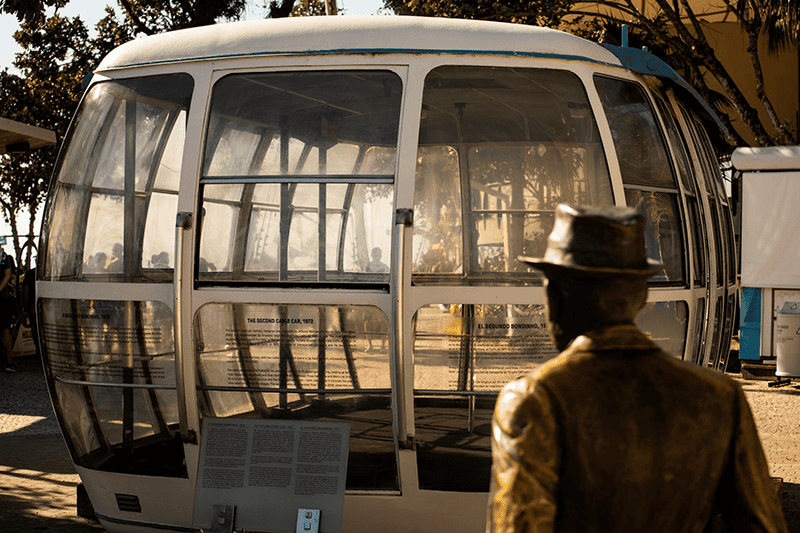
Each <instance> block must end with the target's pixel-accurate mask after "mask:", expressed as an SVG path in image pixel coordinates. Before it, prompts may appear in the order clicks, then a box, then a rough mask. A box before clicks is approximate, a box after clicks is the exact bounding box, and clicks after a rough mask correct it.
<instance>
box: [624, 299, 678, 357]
mask: <svg viewBox="0 0 800 533" xmlns="http://www.w3.org/2000/svg"><path fill="white" fill-rule="evenodd" d="M688 325H689V306H688V304H687V303H686V302H682V301H676V302H648V303H647V304H645V306H644V307H643V308H642V310H641V311H640V312H639V315H638V316H637V317H636V326H637V327H638V328H639V329H641V330H642V331H643V332H644V333H645V334H646V335H647V336H648V337H650V339H651V340H652V341H653V342H655V343H656V344H658V346H659V347H660V348H661V349H662V350H664V351H665V352H667V353H668V354H670V355H672V356H674V357H676V358H677V359H681V358H682V357H683V351H684V349H685V345H686V334H687V331H688Z"/></svg>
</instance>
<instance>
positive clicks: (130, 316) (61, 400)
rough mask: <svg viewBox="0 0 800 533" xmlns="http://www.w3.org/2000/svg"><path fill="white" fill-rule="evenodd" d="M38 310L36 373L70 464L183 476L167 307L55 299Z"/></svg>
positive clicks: (156, 304) (105, 469) (169, 321)
mask: <svg viewBox="0 0 800 533" xmlns="http://www.w3.org/2000/svg"><path fill="white" fill-rule="evenodd" d="M39 305H40V312H41V315H40V316H41V322H40V332H41V337H42V352H43V359H44V367H45V371H46V372H47V374H48V377H49V380H48V381H49V382H50V383H51V387H52V392H53V395H54V406H55V409H56V410H57V411H58V412H59V419H60V420H61V421H62V423H63V426H64V436H65V438H66V439H67V443H68V446H69V447H70V450H71V451H72V454H73V456H74V457H75V458H76V463H77V464H79V465H80V466H84V467H86V468H91V469H96V470H103V471H108V472H125V473H133V474H142V475H158V476H179V477H180V476H185V475H186V467H185V465H184V463H183V447H182V445H181V443H180V441H178V440H176V439H175V438H174V436H175V434H176V433H177V431H178V408H177V401H178V399H177V394H176V391H175V356H174V347H173V336H172V328H173V326H172V320H173V317H172V312H171V311H170V309H169V307H167V306H166V305H165V304H163V303H160V302H123V301H102V300H59V299H42V300H40V301H39ZM94 383H97V384H103V386H96V385H93V384H94ZM109 385H110V386H109ZM137 386H151V387H152V388H147V389H145V388H140V387H137Z"/></svg>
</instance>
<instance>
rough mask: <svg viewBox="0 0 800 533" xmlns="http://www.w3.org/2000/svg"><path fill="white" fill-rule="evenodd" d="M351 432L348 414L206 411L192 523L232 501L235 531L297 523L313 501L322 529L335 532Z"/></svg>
mask: <svg viewBox="0 0 800 533" xmlns="http://www.w3.org/2000/svg"><path fill="white" fill-rule="evenodd" d="M349 440H350V427H349V424H348V423H346V422H316V421H304V420H262V419H258V420H250V419H234V418H206V419H204V420H203V438H202V442H201V448H200V472H199V480H198V485H197V493H196V495H195V506H194V525H195V527H199V528H209V527H210V526H211V524H210V521H211V517H212V511H213V507H214V505H235V506H236V523H235V524H234V527H235V529H236V530H237V531H239V530H242V529H247V530H256V531H295V527H296V525H297V516H298V515H297V510H298V509H315V510H319V511H320V515H319V520H320V521H319V531H320V532H321V533H340V532H341V531H342V517H343V509H344V489H345V481H346V478H347V452H348V446H349Z"/></svg>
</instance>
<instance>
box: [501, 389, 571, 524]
mask: <svg viewBox="0 0 800 533" xmlns="http://www.w3.org/2000/svg"><path fill="white" fill-rule="evenodd" d="M560 461H561V452H560V449H559V446H558V427H557V423H556V418H555V417H554V409H553V400H552V398H551V397H550V395H549V394H548V393H547V391H545V390H544V389H543V388H542V387H537V386H535V385H534V386H530V384H529V382H528V381H527V380H524V379H523V380H518V381H515V382H513V383H510V384H508V385H507V386H506V387H505V388H504V389H503V391H502V392H501V394H500V396H499V397H498V401H497V405H496V407H495V412H494V418H493V420H492V489H491V492H490V495H489V513H488V518H487V529H488V530H489V531H492V532H494V533H511V532H532V531H535V532H537V533H539V532H550V531H553V524H554V522H555V517H556V492H557V487H558V471H559V465H560Z"/></svg>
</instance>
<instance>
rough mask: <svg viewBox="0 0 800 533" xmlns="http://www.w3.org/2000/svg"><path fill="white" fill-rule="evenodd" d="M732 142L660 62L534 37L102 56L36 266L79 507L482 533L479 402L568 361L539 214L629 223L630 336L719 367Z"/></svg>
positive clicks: (486, 457) (253, 34) (292, 26)
mask: <svg viewBox="0 0 800 533" xmlns="http://www.w3.org/2000/svg"><path fill="white" fill-rule="evenodd" d="M720 128H721V126H720V123H719V121H718V119H717V118H716V116H715V115H714V113H713V111H711V110H710V108H709V107H708V105H707V104H706V103H705V102H703V101H702V99H700V98H699V96H698V95H697V94H696V93H695V92H694V91H693V90H692V89H691V88H690V87H689V86H688V85H687V84H686V83H685V82H684V81H683V80H682V79H681V78H680V77H678V76H677V75H676V74H675V73H674V72H673V71H672V70H671V69H670V68H669V67H668V66H667V65H665V64H664V63H663V62H661V61H660V60H658V59H657V58H656V57H654V56H652V55H650V54H648V53H647V52H645V51H642V50H635V49H631V48H625V47H615V46H605V45H599V44H595V43H591V42H588V41H586V40H583V39H580V38H578V37H576V36H573V35H570V34H567V33H562V32H559V31H555V30H550V29H544V28H536V27H529V26H521V25H512V24H503V23H492V22H478V21H465V20H447V19H425V18H407V17H309V18H294V19H288V20H265V21H255V22H242V23H231V24H220V25H215V26H208V27H203V28H197V29H190V30H181V31H176V32H172V33H165V34H161V35H156V36H152V37H147V38H143V39H138V40H135V41H132V42H129V43H127V44H125V45H123V46H121V47H119V48H118V49H116V50H115V51H113V52H112V53H111V54H109V55H108V56H107V57H106V58H105V59H104V60H103V62H102V63H101V65H100V66H99V67H98V69H97V71H96V72H95V73H94V76H93V78H92V79H91V83H90V85H89V86H88V88H87V90H86V93H85V95H84V97H83V100H82V102H81V104H80V107H79V109H78V111H77V113H76V116H75V119H74V121H73V124H72V126H71V129H70V132H69V134H68V136H67V138H66V140H65V143H64V147H63V149H62V154H61V156H60V161H59V163H58V165H57V168H56V171H55V174H54V178H53V183H52V187H51V190H50V194H49V200H48V207H47V210H46V215H45V222H44V226H43V236H42V241H41V247H40V250H41V252H40V265H39V269H38V280H37V306H38V307H37V309H38V320H39V329H40V338H41V345H42V351H43V358H44V366H45V373H46V377H47V381H48V385H49V390H50V393H51V398H52V402H53V406H54V410H55V412H56V415H57V418H58V420H59V422H60V425H61V428H62V431H63V433H64V436H65V440H66V443H67V446H68V448H69V451H70V453H71V455H72V458H73V461H74V463H75V467H76V469H77V471H78V473H79V474H80V477H81V480H82V483H83V485H84V486H85V488H86V491H87V493H88V495H89V498H90V500H91V504H92V506H93V509H94V512H95V514H96V516H97V517H98V518H99V520H100V522H101V523H102V525H103V527H105V528H106V529H107V530H108V531H110V532H117V531H120V532H122V531H181V532H183V531H201V530H207V531H208V530H212V529H211V527H212V522H214V521H217V520H218V523H217V522H215V523H214V527H222V528H227V531H232V530H236V531H240V530H245V529H246V530H247V531H284V530H285V531H294V530H295V523H294V518H293V517H294V516H296V515H297V513H298V510H300V511H301V514H302V512H305V510H306V509H311V510H312V511H308V515H307V516H309V517H312V516H313V517H314V518H315V520H318V522H314V524H311V525H313V527H319V530H320V531H326V532H327V531H347V532H359V531H387V532H391V531H417V532H434V531H437V532H438V531H464V532H468V531H476V532H477V531H483V529H484V526H485V509H486V503H487V493H488V489H489V471H490V466H491V451H490V419H491V414H492V410H493V406H494V400H495V398H496V395H497V392H498V391H499V389H500V388H501V387H502V385H503V384H505V383H506V382H508V381H509V380H511V379H513V378H516V377H517V376H519V375H521V374H522V373H524V372H527V371H529V370H530V369H532V368H535V367H536V366H537V365H539V364H541V363H542V362H544V361H547V360H548V359H550V358H552V357H554V356H555V355H556V350H555V348H554V347H553V345H552V343H551V341H550V338H549V335H548V332H547V323H546V317H545V307H544V298H545V296H544V289H543V286H542V278H541V276H540V274H538V273H537V272H536V271H534V270H531V269H529V268H528V267H527V266H525V265H524V264H522V263H520V262H518V261H517V259H516V258H517V257H518V256H519V255H529V256H535V255H538V254H541V253H542V252H543V250H544V247H545V245H546V238H547V235H548V233H549V231H550V229H551V227H552V224H553V212H554V209H555V206H556V205H557V204H559V203H562V202H569V203H578V204H617V205H630V206H635V207H638V208H639V209H641V210H642V211H643V212H644V213H645V215H646V218H647V221H648V230H647V241H648V242H647V244H648V254H649V255H650V256H651V257H653V258H655V259H658V260H660V261H662V262H664V264H665V265H666V268H665V269H664V271H663V272H662V273H660V274H659V275H657V276H655V277H653V278H652V279H651V280H650V293H649V298H648V303H647V304H646V307H645V308H644V310H643V311H642V313H641V315H640V316H639V318H638V325H639V326H640V327H641V328H642V329H643V330H644V331H646V332H647V333H648V334H649V335H650V337H651V338H653V339H654V340H655V341H656V342H658V343H659V344H660V345H661V346H663V347H664V349H665V350H667V351H668V352H670V353H671V354H672V355H674V356H675V357H676V358H679V359H684V360H687V361H690V362H692V363H694V364H697V365H702V366H708V367H712V368H718V369H719V368H722V367H724V364H725V358H726V354H727V351H728V347H729V343H730V338H731V327H732V317H733V316H734V312H735V303H736V296H737V292H736V291H737V288H736V264H735V257H736V256H735V251H734V244H733V237H732V235H733V232H732V226H731V216H730V210H729V207H728V200H727V197H726V194H725V190H724V187H723V182H722V180H721V176H720V171H719V165H718V162H717V158H716V156H715V152H714V149H713V144H712V143H713V142H714V140H715V139H718V138H720V136H721V135H722V132H721V129H720ZM314 424H320V425H321V426H315V425H314ZM298 425H299V426H298ZM298 427H300V430H297V428H298ZM318 427H322V429H323V430H324V431H323V433H319V434H315V433H313V431H312V430H314V431H316V430H317V429H318ZM303 428H310V429H309V431H307V432H306V433H304V435H305V436H304V437H302V438H301V436H299V434H298V431H300V432H301V433H302V431H304V429H303ZM342 428H344V430H343V433H342ZM239 429H242V431H245V430H246V431H248V432H249V433H247V435H248V436H245V438H244V440H239V433H237V431H238V430H239ZM296 430H297V431H296ZM337 431H338V432H339V433H337ZM287 432H288V433H287ZM312 434H313V435H312ZM309 435H312V436H309ZM314 435H316V436H314ZM325 435H327V436H325ZM331 435H334V436H335V435H341V436H343V437H344V440H341V439H339V437H335V438H333V439H331V438H329V437H330V436H331ZM284 437H285V438H284ZM248 439H249V440H248ZM292 439H295V441H298V440H299V441H302V442H301V443H305V446H306V448H304V449H305V450H306V451H305V452H302V451H301V452H295V451H293V450H294V449H293V448H292V442H295V441H292ZM333 441H335V442H338V443H339V444H337V445H336V446H339V448H337V447H336V446H333V445H332V444H331V442H333ZM308 443H311V444H308ZM342 443H344V444H342ZM283 444H286V448H285V449H283V448H282V446H283ZM239 445H241V447H239ZM341 446H344V454H343V455H336V454H337V453H339V452H340V448H341ZM328 448H333V451H330V453H329V457H328V459H329V460H331V461H333V463H331V464H328V463H325V462H323V463H314V464H312V465H311V466H309V464H306V463H304V462H303V461H304V460H309V461H312V463H313V462H314V460H316V459H314V460H312V459H313V458H314V457H316V458H319V456H320V454H323V455H324V454H326V453H328V451H325V450H328ZM215 450H216V451H215ZM337 450H339V451H337ZM217 452H219V453H217ZM284 452H285V453H284ZM306 452H307V453H308V454H310V455H309V456H308V457H306V456H305V455H303V454H304V453H306ZM215 453H217V454H216V455H215ZM282 454H283V455H282ZM312 456H313V457H312ZM342 456H343V457H344V459H343V460H338V459H337V457H342ZM304 457H305V459H304ZM309 457H312V459H309ZM337 461H338V462H337ZM301 467H302V468H301ZM312 467H313V468H312ZM342 469H344V472H343V471H342ZM309 472H310V473H311V475H305V474H308V473H309ZM337 476H338V477H337ZM301 481H302V483H301ZM328 482H330V486H326V483H328ZM301 484H303V487H301V488H298V487H299V486H300V485H301ZM298 491H299V493H300V496H298ZM331 494H336V495H338V494H341V495H342V496H341V498H340V500H337V501H340V503H338V504H336V505H338V506H339V507H338V508H339V511H340V513H339V514H337V511H335V510H334V511H329V510H324V509H323V511H322V514H321V515H320V514H319V512H318V511H319V509H320V508H324V507H325V505H333V504H331V503H330V502H329V501H327V500H326V501H324V502H323V503H320V504H317V503H315V502H316V501H317V500H313V498H317V497H320V498H322V499H323V500H324V499H325V497H326V495H331ZM303 495H305V496H308V497H309V498H310V500H308V501H306V500H304V499H303V498H302V496H303ZM337 497H338V496H337ZM312 500H313V501H312ZM320 501H321V500H320ZM217 504H219V505H220V506H221V507H218V506H217ZM220 509H221V510H220ZM314 510H316V511H317V514H312V512H313V511H314ZM226 513H228V514H226ZM233 513H235V517H234V514H233ZM278 515H280V517H278ZM287 517H288V518H287ZM305 525H309V524H307V523H304V526H303V527H305ZM302 529H303V528H301V530H302ZM213 530H214V531H220V530H226V529H213Z"/></svg>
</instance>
